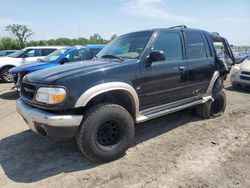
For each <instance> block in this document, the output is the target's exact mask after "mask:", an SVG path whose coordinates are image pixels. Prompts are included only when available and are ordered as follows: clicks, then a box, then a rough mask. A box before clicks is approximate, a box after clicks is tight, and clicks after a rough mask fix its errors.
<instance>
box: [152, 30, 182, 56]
mask: <svg viewBox="0 0 250 188" xmlns="http://www.w3.org/2000/svg"><path fill="white" fill-rule="evenodd" d="M153 49H154V50H161V51H163V52H164V54H165V55H166V61H179V60H182V43H181V36H180V35H179V33H161V34H159V36H158V38H157V39H156V41H155V44H154V46H153Z"/></svg>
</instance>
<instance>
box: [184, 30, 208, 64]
mask: <svg viewBox="0 0 250 188" xmlns="http://www.w3.org/2000/svg"><path fill="white" fill-rule="evenodd" d="M186 42H187V58H188V59H200V58H206V57H207V54H206V48H205V43H204V41H203V39H202V36H201V34H200V33H186Z"/></svg>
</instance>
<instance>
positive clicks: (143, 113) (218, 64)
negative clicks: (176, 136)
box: [16, 26, 234, 161]
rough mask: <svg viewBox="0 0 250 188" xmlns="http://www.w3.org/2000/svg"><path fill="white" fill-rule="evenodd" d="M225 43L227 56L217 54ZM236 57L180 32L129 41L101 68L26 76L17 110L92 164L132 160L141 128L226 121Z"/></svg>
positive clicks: (117, 44) (105, 52)
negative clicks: (69, 142)
mask: <svg viewBox="0 0 250 188" xmlns="http://www.w3.org/2000/svg"><path fill="white" fill-rule="evenodd" d="M213 42H221V43H222V44H223V47H224V49H225V50H224V52H225V54H224V55H223V56H221V57H218V55H217V54H216V52H215V47H214V45H213ZM228 62H231V64H233V63H234V57H233V55H232V51H231V49H230V46H229V44H228V42H227V40H226V39H225V38H223V37H221V36H220V35H218V34H215V33H208V32H206V31H202V30H196V29H189V28H187V27H186V26H176V27H171V28H167V29H152V30H146V31H140V32H134V33H129V34H125V35H122V36H120V37H117V38H116V39H114V40H113V41H112V42H111V43H110V44H108V45H107V46H106V47H105V48H103V49H102V50H101V51H100V52H99V53H98V54H97V57H96V58H95V59H94V60H93V61H88V62H84V63H82V62H79V63H72V64H67V65H64V66H59V67H54V68H50V69H47V70H40V71H37V72H34V73H31V74H28V75H26V76H25V77H24V78H23V83H22V85H21V98H20V99H19V100H17V102H16V105H17V111H18V112H19V114H20V115H21V116H22V117H23V118H24V119H25V121H26V122H27V124H28V125H29V127H30V129H31V130H32V131H34V132H36V133H38V134H41V135H44V136H48V137H55V138H64V139H67V138H68V139H69V138H73V137H76V140H77V144H78V147H79V148H80V150H81V151H82V153H83V154H85V156H86V157H87V158H88V159H90V160H92V161H110V160H114V159H117V158H119V157H120V156H121V155H123V154H124V152H125V151H126V149H127V148H128V147H129V144H130V143H131V141H132V140H133V137H134V124H135V123H141V122H145V121H148V120H151V119H153V118H157V117H160V116H163V115H166V114H169V113H173V112H176V111H179V110H182V109H185V108H189V107H194V108H195V109H196V112H197V114H198V115H200V116H201V117H203V118H210V117H217V116H220V115H222V113H223V112H224V110H225V107H226V96H225V94H224V92H223V90H222V88H223V80H224V79H225V77H226V75H227V74H228V73H229V70H230V66H229V65H230V64H229V63H228Z"/></svg>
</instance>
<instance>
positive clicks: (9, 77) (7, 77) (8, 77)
mask: <svg viewBox="0 0 250 188" xmlns="http://www.w3.org/2000/svg"><path fill="white" fill-rule="evenodd" d="M11 68H12V67H6V68H3V70H2V71H1V73H0V77H1V79H2V81H3V82H5V83H11V82H13V80H14V76H13V74H11V73H10V72H9V70H10V69H11Z"/></svg>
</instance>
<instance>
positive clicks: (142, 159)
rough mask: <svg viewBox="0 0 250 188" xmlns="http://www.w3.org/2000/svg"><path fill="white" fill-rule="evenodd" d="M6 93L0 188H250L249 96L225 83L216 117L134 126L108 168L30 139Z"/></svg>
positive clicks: (64, 145)
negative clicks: (125, 148)
mask: <svg viewBox="0 0 250 188" xmlns="http://www.w3.org/2000/svg"><path fill="white" fill-rule="evenodd" d="M10 88H11V84H0V138H1V141H0V164H1V166H0V187H11V188H12V187H53V188H54V187H213V188H214V187H250V93H249V92H245V91H240V90H234V89H232V87H231V86H230V84H229V82H227V83H226V88H225V92H226V96H227V99H228V105H227V108H226V112H225V114H224V115H223V116H222V117H219V118H216V119H210V120H202V119H200V118H198V117H196V116H194V115H193V113H192V112H191V111H190V110H184V111H182V112H178V113H175V114H171V115H168V116H165V117H162V118H158V119H155V120H152V121H150V122H147V123H143V124H140V125H137V126H136V133H135V141H134V143H133V145H132V146H131V147H130V148H129V150H128V151H127V152H126V155H125V156H124V157H122V158H121V159H119V160H116V161H113V162H110V163H106V164H94V163H91V162H89V161H87V160H86V159H85V158H84V157H83V156H82V154H81V153H80V152H79V150H78V148H77V146H76V144H75V141H73V140H71V141H55V140H52V139H48V138H44V137H41V136H39V135H36V134H34V133H32V132H31V131H29V130H28V127H27V125H26V124H25V122H24V121H23V120H22V118H21V117H20V116H19V115H18V114H17V113H16V109H15V99H16V98H17V96H16V95H15V94H14V93H13V92H11V91H10Z"/></svg>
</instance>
